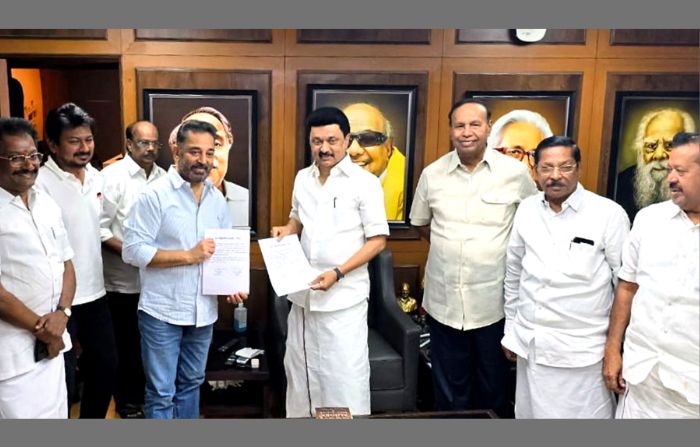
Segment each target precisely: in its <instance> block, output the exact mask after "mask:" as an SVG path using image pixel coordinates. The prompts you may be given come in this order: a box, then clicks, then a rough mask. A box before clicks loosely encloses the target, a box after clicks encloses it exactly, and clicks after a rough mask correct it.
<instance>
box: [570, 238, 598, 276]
mask: <svg viewBox="0 0 700 447" xmlns="http://www.w3.org/2000/svg"><path fill="white" fill-rule="evenodd" d="M597 251H598V249H597V248H596V246H595V245H591V244H586V243H581V242H577V243H572V244H571V245H570V246H569V252H568V257H567V268H566V269H565V273H566V275H567V276H569V277H571V278H575V279H581V280H583V281H590V280H591V279H592V278H593V273H594V268H595V262H596V255H597Z"/></svg>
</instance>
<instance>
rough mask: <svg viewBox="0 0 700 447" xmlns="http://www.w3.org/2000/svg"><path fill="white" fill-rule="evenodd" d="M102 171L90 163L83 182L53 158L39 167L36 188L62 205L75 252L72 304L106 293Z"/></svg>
mask: <svg viewBox="0 0 700 447" xmlns="http://www.w3.org/2000/svg"><path fill="white" fill-rule="evenodd" d="M102 185H103V181H102V174H101V173H100V172H99V171H98V170H97V169H95V168H93V167H92V166H91V165H90V164H89V163H88V165H87V166H86V167H85V180H84V182H83V183H82V184H81V183H80V180H78V179H77V178H76V177H75V176H74V175H73V174H70V173H68V172H66V171H64V170H62V169H61V168H59V167H58V165H57V164H56V162H55V161H54V160H53V158H49V160H48V161H47V162H46V164H44V166H42V167H41V168H40V169H39V176H38V177H37V179H36V186H37V188H39V189H41V190H42V191H45V192H46V193H48V194H49V195H50V196H51V198H53V199H54V201H55V202H56V203H57V204H58V206H59V207H60V208H61V213H62V215H63V223H64V224H65V226H66V231H68V240H69V241H70V245H71V247H73V251H74V252H75V257H74V258H73V267H75V281H76V290H75V298H74V299H73V305H74V306H77V305H80V304H85V303H89V302H92V301H95V300H96V299H98V298H100V297H102V296H104V295H105V286H104V278H103V276H102V242H101V241H100V213H101V211H102Z"/></svg>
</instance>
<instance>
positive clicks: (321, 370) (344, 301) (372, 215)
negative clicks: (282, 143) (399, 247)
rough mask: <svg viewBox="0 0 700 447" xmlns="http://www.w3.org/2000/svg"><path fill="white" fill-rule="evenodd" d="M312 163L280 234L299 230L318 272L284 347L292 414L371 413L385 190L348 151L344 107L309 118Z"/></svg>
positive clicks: (299, 298) (298, 299) (297, 185)
mask: <svg viewBox="0 0 700 447" xmlns="http://www.w3.org/2000/svg"><path fill="white" fill-rule="evenodd" d="M306 134H307V135H308V137H309V145H310V147H311V154H312V159H313V164H312V165H311V166H309V167H307V168H304V169H302V170H301V171H299V173H298V174H297V176H296V179H295V181H294V191H293V193H292V210H291V213H290V215H289V217H290V219H289V222H288V223H287V225H285V226H282V227H273V228H272V236H274V237H276V238H277V239H278V240H281V239H282V238H283V237H285V236H288V235H291V234H297V235H298V234H300V235H301V246H302V248H303V251H304V254H305V255H306V257H307V259H308V260H309V263H310V265H311V267H312V268H314V269H315V270H317V271H318V272H319V274H318V276H317V277H316V278H315V279H313V280H312V281H311V283H310V284H309V289H306V290H302V291H299V292H294V293H291V294H289V295H288V296H287V298H288V299H289V300H290V301H291V302H292V308H291V310H290V312H289V319H288V336H287V345H286V346H287V347H286V354H285V358H284V366H285V372H286V375H287V396H286V410H287V417H313V416H314V409H315V408H318V407H348V408H350V411H351V413H352V414H353V415H363V414H369V413H370V392H369V358H368V349H367V299H368V297H369V273H368V272H367V262H369V261H370V260H371V259H372V258H373V257H374V256H376V255H377V254H378V253H379V252H380V251H381V250H382V249H384V246H385V245H386V236H387V235H388V234H389V227H388V225H387V222H386V212H385V211H384V195H383V193H382V187H381V184H380V183H379V180H378V179H377V177H376V176H374V175H373V174H371V173H369V172H367V171H365V170H364V169H362V168H361V167H359V166H357V165H355V164H353V162H352V160H350V157H348V156H346V151H347V148H348V147H349V145H350V142H351V138H352V136H351V135H350V124H349V122H348V119H347V117H346V116H345V115H344V114H343V112H341V111H340V110H339V109H336V108H332V107H324V108H320V109H317V110H315V111H314V112H312V113H311V114H310V115H309V117H308V118H307V119H306Z"/></svg>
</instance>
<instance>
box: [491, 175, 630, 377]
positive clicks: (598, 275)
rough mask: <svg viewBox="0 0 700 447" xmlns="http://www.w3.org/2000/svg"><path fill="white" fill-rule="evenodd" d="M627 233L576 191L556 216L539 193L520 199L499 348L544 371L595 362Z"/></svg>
mask: <svg viewBox="0 0 700 447" xmlns="http://www.w3.org/2000/svg"><path fill="white" fill-rule="evenodd" d="M629 226H630V224H629V219H628V218H627V214H626V213H625V211H624V210H623V209H622V207H620V206H619V205H618V204H616V203H615V202H613V201H612V200H609V199H606V198H604V197H600V196H598V195H596V194H594V193H592V192H590V191H586V190H585V189H584V188H583V186H581V184H578V185H577V187H576V190H575V191H574V192H573V193H572V194H571V195H570V196H569V198H568V199H567V200H566V201H564V203H563V204H562V210H561V211H560V212H559V213H556V212H554V210H552V209H551V208H550V206H549V204H548V203H547V202H546V200H545V199H544V194H543V193H541V192H540V193H538V194H537V195H535V196H532V197H530V198H528V199H526V200H524V201H523V203H521V204H520V207H519V208H518V211H517V213H516V215H515V220H514V222H513V231H512V232H511V237H510V241H509V242H508V250H507V260H506V279H505V307H504V310H505V314H506V325H505V331H504V332H505V334H504V337H503V340H502V344H503V346H505V347H506V348H508V349H509V350H511V351H513V352H514V353H516V354H518V355H519V356H521V357H523V358H529V357H531V354H534V357H535V358H534V361H535V362H536V363H539V364H543V365H547V366H554V367H564V368H566V367H569V368H574V367H583V366H588V365H592V364H594V363H597V362H598V361H600V360H601V359H602V358H603V352H604V347H605V339H606V334H607V329H608V318H609V314H610V309H611V307H612V302H613V291H614V283H615V282H616V281H617V272H618V270H619V269H620V265H621V257H622V247H623V245H624V241H625V238H626V237H627V234H628V233H629ZM530 360H532V359H531V358H530Z"/></svg>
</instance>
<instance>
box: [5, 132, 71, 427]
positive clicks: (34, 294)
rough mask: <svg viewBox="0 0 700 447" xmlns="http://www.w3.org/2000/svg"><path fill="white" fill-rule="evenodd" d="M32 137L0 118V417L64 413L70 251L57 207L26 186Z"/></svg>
mask: <svg viewBox="0 0 700 447" xmlns="http://www.w3.org/2000/svg"><path fill="white" fill-rule="evenodd" d="M36 137H37V135H36V130H34V128H33V127H32V125H31V124H30V123H29V122H28V121H26V120H24V119H21V118H0V215H2V220H0V346H2V349H0V419H14V418H22V419H34V418H54V419H61V418H63V419H64V418H66V417H67V416H68V407H67V405H68V404H67V393H66V380H65V370H64V364H63V355H60V353H61V352H62V351H65V350H67V349H70V347H71V344H70V337H69V336H68V332H67V331H66V323H67V322H68V318H69V317H70V314H71V311H70V306H71V303H72V302H73V295H75V271H74V269H73V264H72V263H71V261H70V259H71V258H72V257H73V250H72V249H71V247H70V243H69V242H68V235H67V233H66V229H65V227H64V226H63V220H62V219H61V211H60V209H59V208H58V205H57V204H56V202H54V201H53V199H51V197H50V196H49V195H48V194H45V193H43V192H42V191H39V190H37V189H35V188H34V181H35V180H36V176H37V172H38V170H39V164H40V163H41V160H42V158H43V157H42V154H41V153H39V152H38V151H37V149H36ZM41 348H44V349H43V350H42V349H41Z"/></svg>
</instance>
